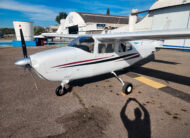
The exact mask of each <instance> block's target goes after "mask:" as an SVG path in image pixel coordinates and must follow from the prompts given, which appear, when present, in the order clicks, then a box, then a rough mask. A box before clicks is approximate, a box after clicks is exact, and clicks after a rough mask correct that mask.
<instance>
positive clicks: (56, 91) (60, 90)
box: [55, 85, 66, 96]
mask: <svg viewBox="0 0 190 138" xmlns="http://www.w3.org/2000/svg"><path fill="white" fill-rule="evenodd" d="M55 93H56V95H57V96H62V95H64V94H65V93H66V89H65V88H62V86H61V85H60V86H58V87H57V89H56V90H55Z"/></svg>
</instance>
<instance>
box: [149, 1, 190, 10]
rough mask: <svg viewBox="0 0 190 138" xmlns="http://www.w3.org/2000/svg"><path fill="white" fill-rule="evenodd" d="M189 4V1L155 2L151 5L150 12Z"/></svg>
mask: <svg viewBox="0 0 190 138" xmlns="http://www.w3.org/2000/svg"><path fill="white" fill-rule="evenodd" d="M189 3H190V0H157V1H156V2H155V3H154V4H153V5H152V7H151V8H150V10H156V9H160V8H166V7H172V6H178V5H184V4H189Z"/></svg>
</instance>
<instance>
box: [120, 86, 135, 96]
mask: <svg viewBox="0 0 190 138" xmlns="http://www.w3.org/2000/svg"><path fill="white" fill-rule="evenodd" d="M132 91H133V85H132V84H131V83H125V84H124V86H123V88H122V92H123V93H125V94H126V95H129V94H131V93H132Z"/></svg>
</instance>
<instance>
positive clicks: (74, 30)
mask: <svg viewBox="0 0 190 138" xmlns="http://www.w3.org/2000/svg"><path fill="white" fill-rule="evenodd" d="M68 29H69V34H78V25H75V26H71V27H69V28H68Z"/></svg>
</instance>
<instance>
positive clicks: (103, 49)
mask: <svg viewBox="0 0 190 138" xmlns="http://www.w3.org/2000/svg"><path fill="white" fill-rule="evenodd" d="M114 48H115V47H114V44H113V43H100V44H99V45H98V53H113V52H114Z"/></svg>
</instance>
